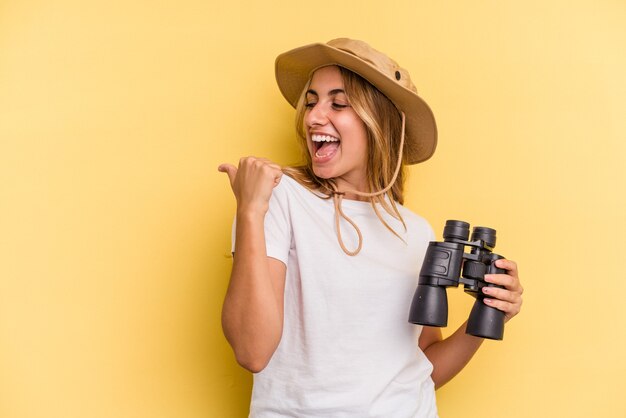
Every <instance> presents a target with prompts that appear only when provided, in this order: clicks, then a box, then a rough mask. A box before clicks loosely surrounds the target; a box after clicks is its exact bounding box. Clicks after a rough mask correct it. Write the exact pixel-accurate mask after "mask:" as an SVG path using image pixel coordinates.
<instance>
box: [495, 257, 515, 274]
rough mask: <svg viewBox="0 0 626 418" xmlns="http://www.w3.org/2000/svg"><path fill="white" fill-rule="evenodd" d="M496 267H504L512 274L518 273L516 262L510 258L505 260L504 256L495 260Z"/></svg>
mask: <svg viewBox="0 0 626 418" xmlns="http://www.w3.org/2000/svg"><path fill="white" fill-rule="evenodd" d="M496 267H499V268H501V269H505V270H507V271H508V272H509V274H512V275H514V276H517V274H518V270H517V263H516V262H515V261H512V260H507V259H505V258H501V259H499V260H496Z"/></svg>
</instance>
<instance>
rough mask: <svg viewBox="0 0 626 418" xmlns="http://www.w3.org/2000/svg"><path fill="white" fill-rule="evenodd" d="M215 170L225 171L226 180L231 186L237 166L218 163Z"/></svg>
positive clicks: (235, 175)
mask: <svg viewBox="0 0 626 418" xmlns="http://www.w3.org/2000/svg"><path fill="white" fill-rule="evenodd" d="M217 171H221V172H222V173H226V175H228V180H229V181H230V186H231V187H232V186H233V184H234V183H235V177H237V167H235V166H234V165H232V164H228V163H225V164H220V166H219V167H217Z"/></svg>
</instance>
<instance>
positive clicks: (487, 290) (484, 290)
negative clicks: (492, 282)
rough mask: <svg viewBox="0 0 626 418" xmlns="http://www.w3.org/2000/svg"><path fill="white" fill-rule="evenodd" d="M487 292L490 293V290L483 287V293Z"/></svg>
mask: <svg viewBox="0 0 626 418" xmlns="http://www.w3.org/2000/svg"><path fill="white" fill-rule="evenodd" d="M489 292H491V288H489V287H486V286H485V287H483V293H489Z"/></svg>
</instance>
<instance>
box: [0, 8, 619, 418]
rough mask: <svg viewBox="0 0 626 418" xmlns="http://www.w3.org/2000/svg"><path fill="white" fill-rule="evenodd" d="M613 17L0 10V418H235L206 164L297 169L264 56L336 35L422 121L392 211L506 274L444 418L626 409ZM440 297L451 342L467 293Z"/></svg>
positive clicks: (227, 210) (559, 12)
mask: <svg viewBox="0 0 626 418" xmlns="http://www.w3.org/2000/svg"><path fill="white" fill-rule="evenodd" d="M624 22H626V4H625V3H624V2H623V1H621V0H615V1H611V0H598V1H592V0H588V1H565V0H563V1H546V0H530V1H523V2H522V1H519V2H514V1H508V2H504V1H480V2H478V1H475V2H465V1H458V2H452V1H443V2H434V1H421V0H420V1H415V0H397V1H394V2H377V1H373V0H366V1H353V2H327V1H323V0H320V1H317V2H306V3H305V2H296V1H282V2H247V4H246V2H238V1H234V2H228V1H220V2H215V1H213V2H211V1H209V2H203V1H198V0H182V1H178V2H170V1H130V2H127V1H122V0H113V1H79V0H60V1H55V2H49V1H37V0H30V1H29V0H24V1H17V0H15V1H12V0H3V1H1V2H0V417H2V418H34V417H45V418H85V417H89V418H99V417H116V418H136V417H151V418H152V417H154V418H156V417H185V418H187V417H203V418H206V417H220V418H221V417H244V416H246V413H247V403H248V397H249V390H250V384H251V379H250V376H249V375H248V374H247V373H246V372H244V371H242V370H241V369H240V368H238V366H237V365H236V364H235V362H234V359H233V356H232V354H231V352H230V349H229V347H228V345H227V344H226V342H225V340H224V338H223V336H222V333H221V329H220V321H219V315H220V307H221V301H222V298H223V296H224V292H225V289H226V285H227V280H228V274H229V269H230V264H231V260H230V259H229V258H228V253H229V242H230V223H231V220H232V216H233V213H234V208H235V206H234V199H233V198H232V196H231V193H230V190H229V187H228V184H227V181H226V177H225V176H224V175H223V174H220V173H218V172H217V171H216V167H217V165H218V164H219V163H220V162H224V161H230V162H235V161H237V160H238V158H239V156H241V155H244V154H253V155H262V156H266V157H269V158H271V159H274V160H276V161H278V162H280V163H282V164H287V163H292V162H294V161H295V160H296V156H297V150H296V148H295V146H294V143H293V141H292V138H293V127H292V119H293V112H292V110H291V109H290V108H289V106H288V105H287V104H286V102H284V100H283V99H282V97H281V96H280V93H279V92H278V89H277V88H276V87H275V83H274V79H273V61H274V57H275V56H276V55H277V54H278V53H280V52H282V51H285V50H287V49H289V48H291V47H295V46H298V45H301V44H305V43H309V42H314V41H320V40H321V41H326V40H329V39H332V38H334V37H337V36H350V37H355V38H362V39H365V40H368V41H369V42H370V43H371V44H372V45H374V46H375V47H377V48H379V49H381V50H383V51H386V52H387V53H389V54H390V55H391V56H393V57H394V58H396V59H397V60H398V61H399V62H400V63H401V64H402V65H403V66H405V67H406V68H408V69H409V70H410V71H411V74H412V75H413V78H414V79H415V82H416V84H417V86H418V89H419V90H420V92H421V93H422V95H423V96H424V97H425V98H426V99H427V101H428V102H429V103H430V104H431V106H432V108H433V109H434V111H435V114H436V116H437V120H438V122H439V128H440V144H439V148H438V151H437V153H436V155H435V157H434V158H433V159H432V160H430V161H429V162H427V163H425V164H423V165H420V166H417V167H414V168H412V169H411V172H410V176H411V177H410V180H409V184H408V190H409V191H408V199H407V204H408V206H409V207H411V208H412V209H413V210H415V211H417V212H419V213H421V214H423V215H424V216H426V217H427V218H428V219H429V220H430V222H431V223H432V225H433V227H434V228H435V230H436V231H437V232H438V233H439V234H440V233H441V229H442V225H443V223H444V221H445V219H447V218H460V219H465V220H467V221H470V222H472V223H474V224H484V225H487V226H492V227H494V228H496V229H497V230H498V237H499V243H498V246H497V250H498V252H501V253H503V254H505V255H507V256H509V257H510V258H512V259H516V260H517V261H518V262H519V264H520V266H521V273H522V276H521V277H522V279H523V284H524V285H525V288H526V294H525V304H524V309H523V312H522V314H521V315H520V316H519V317H518V318H516V319H515V320H513V321H512V322H511V323H509V325H508V326H507V330H506V335H505V340H504V341H503V342H488V343H486V344H485V345H484V346H483V348H482V349H481V351H480V352H479V354H478V355H477V356H476V358H475V360H474V361H473V362H472V363H471V364H470V366H469V367H468V368H467V369H466V370H465V371H464V372H463V373H462V374H461V375H460V376H458V377H457V378H456V379H455V380H454V381H453V382H452V383H450V384H449V385H448V386H446V387H444V388H443V389H442V390H440V391H439V392H438V402H439V408H440V413H441V416H442V418H448V417H466V418H470V417H520V418H521V417H530V416H532V417H590V416H594V417H623V416H625V415H626V403H625V402H624V393H626V384H625V383H624V382H625V380H624V377H625V376H626V356H624V353H626V335H625V332H624V319H626V314H625V313H624V303H623V302H622V301H623V300H624V298H625V297H626V284H625V283H626V280H625V279H624V273H623V269H622V268H621V265H622V263H623V259H624V256H623V254H624V250H623V249H624V246H625V244H624V239H625V237H626V217H625V210H626V197H625V180H626V178H625V177H626V175H625V169H624V167H625V165H626V145H625V143H626V122H625V120H626V117H625V116H626V77H625V76H624V74H626V54H625V53H624V46H625V45H626V25H625V24H624ZM449 293H450V300H451V302H450V303H451V306H452V311H451V313H450V325H451V327H452V326H455V325H459V324H460V323H461V322H462V321H463V320H464V318H466V317H467V314H468V312H469V309H470V306H471V302H472V300H471V298H469V297H467V296H465V295H463V292H462V291H461V290H459V289H457V290H455V291H450V292H449ZM407 297H410V295H407ZM446 332H449V329H448V330H447V331H446Z"/></svg>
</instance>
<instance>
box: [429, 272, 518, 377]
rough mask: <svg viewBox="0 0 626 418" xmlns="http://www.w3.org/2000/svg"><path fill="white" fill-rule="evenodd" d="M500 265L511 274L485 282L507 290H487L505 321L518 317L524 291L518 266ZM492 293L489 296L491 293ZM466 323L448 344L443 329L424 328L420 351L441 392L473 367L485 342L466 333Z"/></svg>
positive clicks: (487, 300) (488, 302)
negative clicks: (477, 353)
mask: <svg viewBox="0 0 626 418" xmlns="http://www.w3.org/2000/svg"><path fill="white" fill-rule="evenodd" d="M496 265H497V266H498V267H500V268H503V269H506V270H507V271H508V272H507V274H489V275H486V276H485V281H487V282H489V283H496V284H499V285H502V286H504V287H505V288H504V289H499V288H495V287H489V288H488V287H484V288H483V291H485V293H486V294H488V295H489V296H490V298H485V303H487V304H489V306H493V307H495V308H497V309H500V310H501V311H504V320H505V322H507V321H508V320H509V319H511V318H513V317H514V316H515V315H517V314H518V313H519V311H520V309H521V306H522V293H523V292H524V289H523V288H522V285H521V284H520V281H519V277H518V271H517V265H516V264H515V262H513V261H510V260H498V261H496ZM487 292H489V293H487ZM466 326H467V322H465V323H464V324H463V325H461V327H460V328H459V329H457V330H456V331H455V332H454V334H452V335H450V336H449V337H448V338H446V339H445V340H444V339H442V337H441V330H440V329H439V328H432V327H424V329H423V330H422V334H421V335H420V338H419V347H420V348H421V349H422V351H423V352H424V354H425V355H426V357H427V358H428V360H429V361H430V362H431V363H432V365H433V373H432V379H433V382H434V383H435V388H436V389H438V388H440V387H441V386H443V385H444V384H446V383H447V382H448V381H450V380H451V379H452V378H453V377H454V376H456V375H457V374H458V373H459V372H460V371H461V370H463V368H464V367H465V366H466V365H467V363H469V361H470V360H471V359H472V357H473V356H474V353H476V351H478V349H479V348H480V345H481V344H482V342H483V339H482V338H479V337H474V336H471V335H468V334H466V333H465V327H466Z"/></svg>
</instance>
